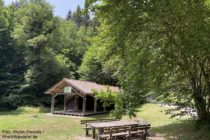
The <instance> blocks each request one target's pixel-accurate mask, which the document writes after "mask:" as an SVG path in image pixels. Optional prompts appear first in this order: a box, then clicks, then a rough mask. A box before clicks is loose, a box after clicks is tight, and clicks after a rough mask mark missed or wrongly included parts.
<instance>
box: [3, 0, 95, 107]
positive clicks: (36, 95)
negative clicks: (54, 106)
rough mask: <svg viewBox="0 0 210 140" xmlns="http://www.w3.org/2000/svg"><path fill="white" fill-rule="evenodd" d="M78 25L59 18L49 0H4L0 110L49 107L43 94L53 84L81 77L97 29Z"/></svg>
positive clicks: (47, 98)
mask: <svg viewBox="0 0 210 140" xmlns="http://www.w3.org/2000/svg"><path fill="white" fill-rule="evenodd" d="M80 10H81V11H82V9H80ZM78 12H79V11H78ZM81 16H83V15H81ZM87 21H88V19H87ZM77 24H80V23H76V21H74V20H68V21H67V20H63V19H60V18H58V17H55V16H54V15H53V7H52V6H51V5H50V4H49V3H47V2H46V1H45V0H20V1H18V2H15V3H13V4H11V5H9V6H4V5H3V1H0V110H8V109H15V108H17V107H18V106H21V105H35V106H38V105H44V106H47V105H49V103H50V99H49V97H48V96H45V95H44V94H43V93H44V92H45V91H46V90H47V89H48V88H49V87H50V86H52V85H53V84H54V83H56V82H57V81H59V80H60V79H62V78H63V77H69V78H77V79H78V78H79V77H80V76H79V73H78V72H77V71H78V68H79V66H80V64H81V62H82V58H83V55H84V53H85V51H86V50H87V48H88V46H89V45H90V44H89V38H90V37H91V36H93V35H94V31H93V28H92V27H90V26H89V25H86V24H83V23H82V24H81V25H80V26H77Z"/></svg>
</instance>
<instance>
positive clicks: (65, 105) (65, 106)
mask: <svg viewBox="0 0 210 140" xmlns="http://www.w3.org/2000/svg"><path fill="white" fill-rule="evenodd" d="M66 97H67V96H66V95H64V100H63V102H64V103H63V104H64V105H63V111H64V112H66V110H67V100H66Z"/></svg>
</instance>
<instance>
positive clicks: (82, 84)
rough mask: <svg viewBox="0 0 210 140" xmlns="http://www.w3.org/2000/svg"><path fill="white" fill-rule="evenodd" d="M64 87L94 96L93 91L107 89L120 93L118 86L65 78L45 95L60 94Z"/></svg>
mask: <svg viewBox="0 0 210 140" xmlns="http://www.w3.org/2000/svg"><path fill="white" fill-rule="evenodd" d="M64 86H71V87H72V88H74V89H76V90H78V91H80V92H81V93H83V94H93V90H96V91H102V90H103V91H106V90H107V87H109V89H110V90H111V91H113V92H119V91H120V89H119V87H117V86H108V85H101V84H97V83H95V82H89V81H83V80H73V79H67V78H64V79H63V80H61V81H60V82H58V83H57V84H55V85H54V86H52V87H51V88H50V89H48V90H47V91H46V92H45V93H46V94H52V93H56V92H59V90H63V87H64Z"/></svg>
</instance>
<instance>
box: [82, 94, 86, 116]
mask: <svg viewBox="0 0 210 140" xmlns="http://www.w3.org/2000/svg"><path fill="white" fill-rule="evenodd" d="M85 112H86V97H83V106H82V114H83V116H84V115H85Z"/></svg>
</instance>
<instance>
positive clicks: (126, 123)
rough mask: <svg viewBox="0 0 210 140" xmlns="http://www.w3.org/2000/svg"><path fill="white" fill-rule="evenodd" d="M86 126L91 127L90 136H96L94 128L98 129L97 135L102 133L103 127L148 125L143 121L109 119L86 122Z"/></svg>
mask: <svg viewBox="0 0 210 140" xmlns="http://www.w3.org/2000/svg"><path fill="white" fill-rule="evenodd" d="M87 125H88V126H90V127H91V128H92V134H93V135H92V137H93V138H94V139H97V138H96V130H98V135H100V134H102V133H103V129H104V128H111V127H124V126H134V125H142V126H145V125H148V123H147V122H145V121H126V120H121V121H110V122H100V123H98V122H97V123H87Z"/></svg>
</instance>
